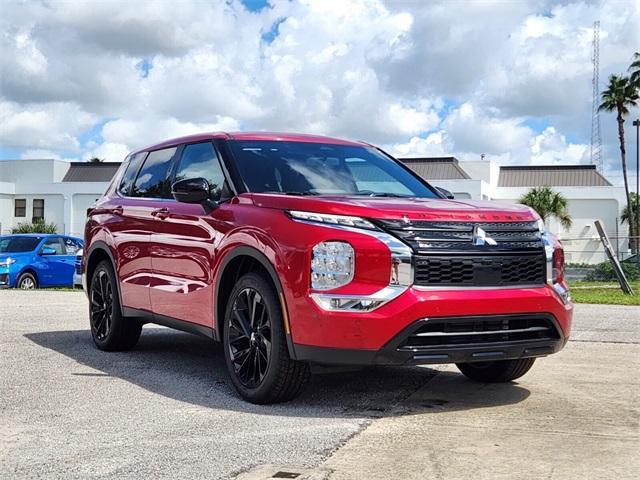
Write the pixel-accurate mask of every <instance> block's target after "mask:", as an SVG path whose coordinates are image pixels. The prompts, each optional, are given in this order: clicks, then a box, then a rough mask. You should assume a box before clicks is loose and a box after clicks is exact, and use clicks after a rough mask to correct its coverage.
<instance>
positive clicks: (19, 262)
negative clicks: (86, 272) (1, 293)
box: [0, 234, 83, 290]
mask: <svg viewBox="0 0 640 480" xmlns="http://www.w3.org/2000/svg"><path fill="white" fill-rule="evenodd" d="M82 244H83V241H82V239H80V238H75V237H69V236H66V235H56V234H16V235H2V236H0V287H4V288H22V289H27V290H28V289H32V288H42V287H70V286H72V285H73V273H74V264H75V255H76V252H77V251H78V250H79V249H81V248H82Z"/></svg>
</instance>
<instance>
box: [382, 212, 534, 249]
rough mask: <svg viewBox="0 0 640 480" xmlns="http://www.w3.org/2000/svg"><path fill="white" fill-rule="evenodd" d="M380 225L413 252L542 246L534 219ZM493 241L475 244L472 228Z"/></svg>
mask: <svg viewBox="0 0 640 480" xmlns="http://www.w3.org/2000/svg"><path fill="white" fill-rule="evenodd" d="M378 223H379V225H380V226H381V227H382V228H384V229H385V230H388V231H389V232H391V233H393V234H394V235H395V236H396V237H398V238H400V239H402V240H404V241H405V242H406V243H407V244H408V245H410V246H411V247H412V248H413V250H414V251H415V252H416V253H429V252H434V251H443V250H446V251H452V252H453V251H455V252H481V251H483V252H484V251H486V252H490V253H492V252H493V253H495V252H498V251H505V250H507V251H509V250H538V249H541V248H542V247H543V245H542V234H541V233H540V229H539V228H538V224H537V222H437V221H431V220H429V221H414V220H409V221H404V220H378ZM476 227H477V228H480V229H482V231H483V232H484V236H483V237H484V238H485V239H486V238H488V239H492V240H495V243H496V244H495V245H491V244H490V243H492V242H490V241H488V242H484V244H478V242H475V241H474V240H477V238H476V239H474V230H475V231H476V234H477V233H478V230H477V228H476Z"/></svg>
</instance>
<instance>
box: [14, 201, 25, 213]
mask: <svg viewBox="0 0 640 480" xmlns="http://www.w3.org/2000/svg"><path fill="white" fill-rule="evenodd" d="M14 216H16V217H26V216H27V200H26V199H24V198H16V205H15V212H14Z"/></svg>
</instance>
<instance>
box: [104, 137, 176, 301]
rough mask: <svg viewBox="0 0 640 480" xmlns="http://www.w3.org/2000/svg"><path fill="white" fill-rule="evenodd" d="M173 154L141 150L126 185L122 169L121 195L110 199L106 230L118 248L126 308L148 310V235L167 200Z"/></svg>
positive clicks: (167, 150)
mask: <svg viewBox="0 0 640 480" xmlns="http://www.w3.org/2000/svg"><path fill="white" fill-rule="evenodd" d="M175 153H176V148H175V147H172V148H165V149H160V150H155V151H152V152H149V153H148V154H147V152H144V153H143V158H142V159H141V160H140V161H138V168H137V170H136V172H134V173H133V175H132V176H131V177H129V178H130V179H129V180H128V182H129V184H128V185H127V180H125V177H127V174H128V172H129V169H128V168H127V170H126V171H125V174H124V176H123V181H124V182H125V184H124V185H122V189H121V190H120V193H121V195H122V196H121V197H119V198H114V200H113V201H114V206H113V209H114V210H115V213H116V215H115V218H114V219H113V222H114V225H113V226H110V228H109V229H110V231H111V233H112V235H113V238H114V242H115V244H116V248H117V251H118V274H119V279H120V290H121V294H122V304H123V305H124V306H126V307H129V308H134V309H138V310H146V311H151V310H152V308H151V297H150V289H151V282H152V274H153V272H152V266H151V251H152V244H151V234H152V231H153V229H154V225H155V215H156V214H157V211H158V210H161V208H162V207H161V205H162V203H163V202H166V201H167V198H166V197H167V195H168V176H169V172H170V167H171V161H172V159H173V156H174V155H175ZM132 162H133V160H132ZM133 168H135V165H134V167H133ZM115 203H117V205H115Z"/></svg>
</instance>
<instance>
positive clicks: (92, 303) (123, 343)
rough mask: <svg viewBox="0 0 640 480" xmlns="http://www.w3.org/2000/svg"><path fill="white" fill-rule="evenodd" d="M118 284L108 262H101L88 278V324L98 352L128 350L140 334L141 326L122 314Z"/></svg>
mask: <svg viewBox="0 0 640 480" xmlns="http://www.w3.org/2000/svg"><path fill="white" fill-rule="evenodd" d="M117 281H118V280H117V278H116V274H115V272H114V270H113V267H112V266H111V263H109V262H107V261H102V262H100V263H99V264H98V266H97V267H96V269H95V271H94V272H93V275H92V277H91V284H90V287H89V322H90V324H91V336H92V337H93V342H94V343H95V344H96V346H97V347H98V348H99V349H100V350H106V351H117V350H130V349H131V348H133V347H134V346H135V345H136V343H138V339H139V338H140V332H141V331H142V323H140V322H139V321H138V320H136V319H135V318H129V317H124V316H123V315H122V312H121V309H120V297H119V296H118V288H117V284H116V282H117Z"/></svg>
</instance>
